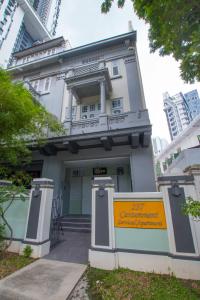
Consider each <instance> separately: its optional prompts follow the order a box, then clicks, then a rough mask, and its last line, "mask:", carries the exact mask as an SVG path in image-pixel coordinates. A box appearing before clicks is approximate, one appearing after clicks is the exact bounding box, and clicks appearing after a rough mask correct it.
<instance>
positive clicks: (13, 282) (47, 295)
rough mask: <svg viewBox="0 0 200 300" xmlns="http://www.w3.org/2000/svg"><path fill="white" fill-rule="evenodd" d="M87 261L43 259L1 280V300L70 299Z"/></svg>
mask: <svg viewBox="0 0 200 300" xmlns="http://www.w3.org/2000/svg"><path fill="white" fill-rule="evenodd" d="M85 270H86V265H82V264H75V263H67V262H61V261H55V260H48V259H40V260H38V261H36V262H34V263H32V264H30V265H28V266H27V267H25V268H23V269H21V270H19V271H17V272H15V273H14V274H12V275H10V276H8V277H6V278H5V279H3V280H1V281H0V299H1V300H47V299H48V300H66V299H67V297H68V296H69V295H70V293H71V291H72V289H73V288H74V286H75V285H76V284H77V282H78V281H79V279H80V278H81V276H82V275H83V273H84V272H85Z"/></svg>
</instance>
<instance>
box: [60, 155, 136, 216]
mask: <svg viewBox="0 0 200 300" xmlns="http://www.w3.org/2000/svg"><path fill="white" fill-rule="evenodd" d="M97 176H104V177H105V176H110V177H112V179H113V181H114V184H115V191H116V192H131V191H132V187H131V176H130V166H129V160H128V158H118V159H113V158H109V159H95V160H84V161H83V160H82V161H74V162H67V163H66V172H65V186H64V198H63V202H64V203H63V213H64V215H91V206H92V180H93V178H94V177H97Z"/></svg>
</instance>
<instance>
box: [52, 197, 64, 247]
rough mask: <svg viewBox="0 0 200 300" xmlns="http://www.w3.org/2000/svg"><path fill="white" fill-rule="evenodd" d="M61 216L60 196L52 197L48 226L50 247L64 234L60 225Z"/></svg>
mask: <svg viewBox="0 0 200 300" xmlns="http://www.w3.org/2000/svg"><path fill="white" fill-rule="evenodd" d="M61 217H62V196H61V195H60V196H57V197H55V198H53V201H52V210H51V226H50V247H51V248H52V247H55V246H56V245H57V244H58V243H59V242H60V241H61V236H62V235H63V234H64V232H63V228H62V225H61Z"/></svg>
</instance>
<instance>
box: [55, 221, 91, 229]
mask: <svg viewBox="0 0 200 300" xmlns="http://www.w3.org/2000/svg"><path fill="white" fill-rule="evenodd" d="M60 223H61V225H62V227H79V228H82V227H83V228H84V227H85V228H91V223H88V222H87V223H86V222H68V221H61V222H60Z"/></svg>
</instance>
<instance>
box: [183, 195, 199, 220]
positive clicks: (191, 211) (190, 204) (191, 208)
mask: <svg viewBox="0 0 200 300" xmlns="http://www.w3.org/2000/svg"><path fill="white" fill-rule="evenodd" d="M183 212H184V214H185V215H191V216H192V217H193V218H194V220H195V221H200V201H197V200H194V199H193V198H192V197H188V198H187V199H186V204H185V205H184V206H183Z"/></svg>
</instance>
